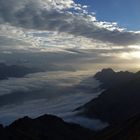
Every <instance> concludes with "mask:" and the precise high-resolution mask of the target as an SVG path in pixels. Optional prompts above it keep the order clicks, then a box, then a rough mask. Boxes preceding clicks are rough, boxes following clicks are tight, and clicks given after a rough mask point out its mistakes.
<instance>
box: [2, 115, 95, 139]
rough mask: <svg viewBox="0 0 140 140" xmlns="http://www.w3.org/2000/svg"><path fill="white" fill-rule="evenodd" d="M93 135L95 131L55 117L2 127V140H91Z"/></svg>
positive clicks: (25, 120) (23, 120)
mask: <svg viewBox="0 0 140 140" xmlns="http://www.w3.org/2000/svg"><path fill="white" fill-rule="evenodd" d="M93 135H94V132H93V131H91V130H89V129H86V128H83V127H81V126H80V125H78V124H73V123H66V122H64V121H63V120H62V119H61V118H58V117H56V116H53V115H43V116H41V117H38V118H35V119H31V118H29V117H24V118H21V119H19V120H16V121H15V122H13V123H12V124H11V125H10V126H7V127H5V128H4V127H3V126H0V139H1V140H91V138H92V137H93Z"/></svg>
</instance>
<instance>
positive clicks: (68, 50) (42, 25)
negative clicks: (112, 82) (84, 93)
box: [0, 0, 140, 71]
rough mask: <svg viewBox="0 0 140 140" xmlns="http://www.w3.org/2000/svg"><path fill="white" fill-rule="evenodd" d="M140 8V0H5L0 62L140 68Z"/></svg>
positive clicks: (0, 11)
mask: <svg viewBox="0 0 140 140" xmlns="http://www.w3.org/2000/svg"><path fill="white" fill-rule="evenodd" d="M138 6H139V1H138V0H133V1H132V0H127V1H126V0H123V1H121V0H117V1H114V0H104V1H101V0H6V1H5V0H0V53H1V55H0V61H1V62H4V63H7V64H19V62H20V64H22V65H25V66H30V67H33V66H35V67H39V68H40V67H42V65H44V64H45V65H46V67H47V68H48V69H51V70H52V69H53V70H55V69H56V70H70V71H71V70H73V71H74V70H76V71H77V70H83V71H85V70H89V71H92V70H93V69H94V68H100V66H101V67H117V68H118V67H119V68H122V69H123V68H126V69H139V67H140V64H139V59H140V49H139V46H140V30H139V26H140V24H139V22H140V21H139V12H140V10H139V7H138ZM34 60H36V61H35V62H34ZM114 65H115V66H114ZM122 66H127V67H122Z"/></svg>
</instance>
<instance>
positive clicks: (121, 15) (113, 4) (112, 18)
mask: <svg viewBox="0 0 140 140" xmlns="http://www.w3.org/2000/svg"><path fill="white" fill-rule="evenodd" d="M75 2H76V3H81V4H83V5H88V6H89V8H88V9H89V11H90V12H95V13H96V17H97V19H98V20H101V21H108V22H117V23H118V24H119V26H121V27H125V28H127V29H129V30H140V17H139V13H140V8H139V5H140V1H139V0H104V1H103V0H75Z"/></svg>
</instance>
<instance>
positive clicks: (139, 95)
mask: <svg viewBox="0 0 140 140" xmlns="http://www.w3.org/2000/svg"><path fill="white" fill-rule="evenodd" d="M95 78H96V79H98V80H100V81H101V82H102V83H103V84H102V87H104V88H106V90H105V91H104V92H103V93H102V94H101V95H100V96H99V97H98V98H97V99H93V100H92V101H90V102H89V103H87V104H85V105H84V106H82V107H80V108H79V110H80V109H82V110H84V111H83V112H82V115H85V116H87V117H90V118H92V117H93V118H98V119H101V120H103V121H107V122H109V123H110V124H117V123H121V122H123V121H125V120H127V119H129V118H130V116H132V115H134V114H136V113H138V112H140V72H137V73H129V72H114V71H113V70H111V69H106V70H102V71H101V72H99V73H97V74H96V75H95Z"/></svg>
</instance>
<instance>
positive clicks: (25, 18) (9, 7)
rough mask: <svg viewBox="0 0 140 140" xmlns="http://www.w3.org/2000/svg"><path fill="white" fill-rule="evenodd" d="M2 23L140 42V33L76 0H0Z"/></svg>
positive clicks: (118, 41)
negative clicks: (98, 15)
mask: <svg viewBox="0 0 140 140" xmlns="http://www.w3.org/2000/svg"><path fill="white" fill-rule="evenodd" d="M0 23H1V24H5V23H7V24H10V25H12V26H16V27H22V28H25V29H34V30H40V31H44V30H46V31H57V32H60V33H68V34H72V35H74V36H83V37H86V38H90V39H94V40H100V41H102V42H110V43H113V44H115V45H126V46H127V45H132V44H138V43H140V41H139V40H140V34H139V33H135V32H129V31H126V30H123V29H120V28H119V27H118V26H117V25H116V23H107V22H100V21H97V20H96V17H95V15H91V14H89V13H88V12H87V13H86V12H85V11H84V9H83V8H82V6H81V5H80V4H76V3H74V1H72V0H68V1H64V0H59V1H58V0H53V1H52V0H22V1H21V0H6V1H5V0H0Z"/></svg>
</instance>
